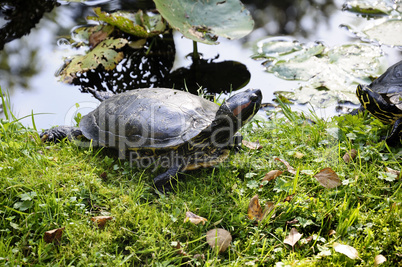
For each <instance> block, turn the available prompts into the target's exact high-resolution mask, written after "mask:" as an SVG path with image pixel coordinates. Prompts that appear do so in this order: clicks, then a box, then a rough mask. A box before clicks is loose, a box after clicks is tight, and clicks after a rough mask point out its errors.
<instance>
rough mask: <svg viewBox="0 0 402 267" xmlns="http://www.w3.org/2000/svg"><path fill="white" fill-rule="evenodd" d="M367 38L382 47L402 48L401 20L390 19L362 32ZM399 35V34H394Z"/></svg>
mask: <svg viewBox="0 0 402 267" xmlns="http://www.w3.org/2000/svg"><path fill="white" fill-rule="evenodd" d="M363 33H365V34H366V35H367V38H368V39H369V40H371V41H376V42H378V43H379V44H382V45H389V46H399V47H402V34H401V33H402V19H390V20H386V21H384V22H383V23H381V24H377V25H374V26H372V27H370V28H367V29H365V30H363ZM396 33H400V34H396Z"/></svg>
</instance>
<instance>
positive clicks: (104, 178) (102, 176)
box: [99, 172, 107, 180]
mask: <svg viewBox="0 0 402 267" xmlns="http://www.w3.org/2000/svg"><path fill="white" fill-rule="evenodd" d="M99 177H100V178H102V180H106V178H107V173H106V172H102V173H101V175H99Z"/></svg>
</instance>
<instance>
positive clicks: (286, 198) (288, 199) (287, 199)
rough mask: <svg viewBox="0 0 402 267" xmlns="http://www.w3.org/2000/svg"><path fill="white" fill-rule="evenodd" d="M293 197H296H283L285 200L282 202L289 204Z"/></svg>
mask: <svg viewBox="0 0 402 267" xmlns="http://www.w3.org/2000/svg"><path fill="white" fill-rule="evenodd" d="M295 195H296V193H294V194H292V195H289V196H287V197H285V199H284V200H283V202H290V201H291V200H292V199H293V197H294V196H295Z"/></svg>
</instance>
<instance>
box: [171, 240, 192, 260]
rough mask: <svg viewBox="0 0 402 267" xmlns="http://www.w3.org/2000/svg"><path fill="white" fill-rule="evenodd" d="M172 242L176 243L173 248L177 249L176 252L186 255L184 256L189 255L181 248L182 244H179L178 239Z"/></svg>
mask: <svg viewBox="0 0 402 267" xmlns="http://www.w3.org/2000/svg"><path fill="white" fill-rule="evenodd" d="M174 243H177V244H176V245H175V246H174V248H176V249H177V254H179V255H183V256H186V257H188V256H189V255H188V254H187V252H185V251H184V250H183V248H182V246H181V244H180V242H179V241H177V242H174Z"/></svg>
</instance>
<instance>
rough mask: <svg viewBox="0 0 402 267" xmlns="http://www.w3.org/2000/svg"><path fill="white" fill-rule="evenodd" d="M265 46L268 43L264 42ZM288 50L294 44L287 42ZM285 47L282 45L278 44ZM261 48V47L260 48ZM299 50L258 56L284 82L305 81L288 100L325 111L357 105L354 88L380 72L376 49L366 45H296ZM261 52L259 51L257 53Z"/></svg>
mask: <svg viewBox="0 0 402 267" xmlns="http://www.w3.org/2000/svg"><path fill="white" fill-rule="evenodd" d="M266 41H267V42H272V40H270V39H268V40H266ZM289 42H290V44H288V46H290V45H291V44H294V41H289ZM281 45H283V46H287V45H286V44H282V42H281ZM260 46H261V44H260ZM300 47H301V49H299V50H293V52H290V53H286V54H277V55H276V56H274V55H273V54H272V53H268V54H264V53H261V54H258V55H257V56H258V57H259V58H262V57H264V56H265V57H266V58H268V60H269V62H268V63H267V64H266V65H265V66H266V70H267V71H268V72H271V73H273V74H275V75H276V76H277V77H279V78H282V79H286V80H301V81H305V83H304V84H303V85H301V86H300V87H299V88H297V89H295V90H294V92H293V95H292V97H291V98H292V99H296V101H297V102H299V103H307V102H310V103H311V104H313V105H315V106H319V107H325V106H328V105H330V104H333V103H334V102H352V103H356V104H358V103H359V101H358V99H357V97H356V96H355V91H356V86H357V85H358V84H359V83H362V82H364V80H366V81H367V82H368V81H369V78H370V77H376V76H378V75H379V74H380V73H381V72H382V70H383V69H382V65H381V63H380V59H381V57H382V51H381V49H380V48H379V47H377V46H373V45H367V44H348V45H342V46H337V47H332V48H331V47H326V46H325V45H323V44H321V43H314V44H309V45H306V44H300ZM260 51H261V50H260Z"/></svg>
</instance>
